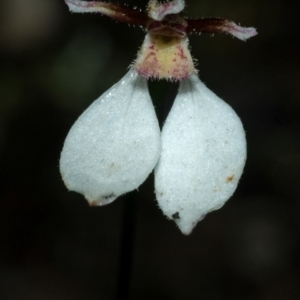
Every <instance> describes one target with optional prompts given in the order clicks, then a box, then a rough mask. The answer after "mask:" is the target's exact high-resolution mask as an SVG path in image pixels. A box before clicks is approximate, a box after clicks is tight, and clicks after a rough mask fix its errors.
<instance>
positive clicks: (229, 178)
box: [226, 174, 235, 183]
mask: <svg viewBox="0 0 300 300" xmlns="http://www.w3.org/2000/svg"><path fill="white" fill-rule="evenodd" d="M234 178H235V177H234V174H232V175H230V176H228V177H227V178H226V182H228V183H229V182H232V181H233V180H234Z"/></svg>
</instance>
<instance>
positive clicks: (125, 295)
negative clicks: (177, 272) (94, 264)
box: [116, 192, 136, 300]
mask: <svg viewBox="0 0 300 300" xmlns="http://www.w3.org/2000/svg"><path fill="white" fill-rule="evenodd" d="M124 198H125V199H123V217H122V231H121V244H120V256H119V272H118V282H117V295H116V299H117V300H121V299H122V300H127V299H129V294H130V282H131V271H132V261H133V248H134V235H135V223H136V222H135V221H136V220H135V210H136V209H135V205H136V204H135V200H136V192H132V193H130V194H129V195H127V196H125V197H124Z"/></svg>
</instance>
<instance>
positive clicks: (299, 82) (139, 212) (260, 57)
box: [0, 0, 300, 300]
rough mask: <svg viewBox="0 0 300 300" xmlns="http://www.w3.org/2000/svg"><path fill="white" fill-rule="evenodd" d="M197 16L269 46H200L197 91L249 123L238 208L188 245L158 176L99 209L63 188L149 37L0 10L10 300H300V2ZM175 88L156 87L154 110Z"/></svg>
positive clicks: (39, 4)
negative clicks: (80, 140)
mask: <svg viewBox="0 0 300 300" xmlns="http://www.w3.org/2000/svg"><path fill="white" fill-rule="evenodd" d="M112 2H115V1H112ZM119 2H120V3H123V1H119ZM126 3H128V4H129V5H130V6H138V7H140V8H143V9H144V8H145V5H146V1H134V0H128V1H126ZM187 4H188V6H187V9H186V11H187V14H189V15H190V16H191V17H204V16H206V17H209V16H212V17H225V18H229V19H232V20H234V21H235V22H237V23H241V24H242V25H244V26H254V27H256V28H257V29H258V32H259V35H258V36H257V37H255V38H252V39H250V40H249V41H247V42H246V43H244V42H241V41H239V40H237V39H234V38H232V37H230V36H227V35H215V37H213V38H212V37H210V36H209V35H205V34H202V35H201V36H198V35H193V36H191V37H190V45H191V48H192V55H193V56H194V58H196V59H197V60H198V69H199V76H200V78H201V79H202V80H203V81H204V82H205V83H206V84H207V86H208V87H209V88H210V89H212V90H213V91H214V92H215V93H216V94H218V95H219V96H220V97H221V98H223V99H225V100H226V101H227V102H228V103H229V104H230V105H231V106H232V107H233V108H234V110H235V111H236V112H237V114H238V115H239V116H240V117H241V119H242V121H243V124H244V127H245V130H246V133H247V139H248V161H247V164H246V168H245V172H244V175H243V177H242V179H241V182H240V184H239V186H238V189H237V191H236V193H235V194H234V196H233V197H232V198H231V200H230V201H229V202H228V203H227V204H226V205H225V206H224V207H223V208H222V209H221V210H218V211H216V212H213V213H211V214H209V215H208V216H207V217H206V218H205V219H204V220H203V221H202V222H200V223H199V224H198V225H197V227H196V228H195V230H194V231H193V233H192V234H191V235H190V236H188V237H186V236H184V235H182V234H181V233H180V231H179V230H178V229H177V228H176V226H175V224H174V223H173V222H171V221H168V220H166V218H165V217H164V216H163V215H162V213H161V212H160V210H159V209H158V207H157V204H156V202H155V195H154V192H153V190H154V188H153V175H151V176H150V178H149V179H148V180H147V181H146V182H145V183H144V184H143V185H142V186H141V187H140V188H139V191H138V192H133V193H129V194H128V195H126V196H125V197H120V198H119V199H117V200H116V201H115V202H114V203H113V204H111V205H108V206H105V207H98V208H90V207H89V206H88V204H87V202H86V201H85V200H84V198H83V196H81V195H79V194H76V193H73V192H68V191H67V189H66V188H65V186H64V184H63V182H62V180H61V177H60V174H59V169H58V162H59V156H60V151H61V149H62V145H63V142H64V138H65V137H66V135H67V133H68V130H69V128H70V127H71V125H72V124H73V122H74V121H75V120H76V118H77V117H78V116H79V115H80V114H81V112H82V111H83V110H84V109H85V108H86V107H88V105H89V104H90V103H92V101H93V100H94V99H96V98H98V96H99V95H100V94H102V93H103V92H104V91H105V90H107V89H108V88H109V87H110V86H112V85H113V84H114V83H116V82H117V81H118V80H119V79H120V78H121V77H122V76H124V74H125V72H126V70H127V68H128V66H129V65H130V63H131V62H132V61H133V60H134V58H135V56H136V53H137V50H138V48H139V47H140V45H141V43H142V40H143V37H144V34H145V33H144V32H143V31H142V30H141V29H139V28H132V27H129V26H127V25H124V24H120V23H116V22H115V21H111V20H109V19H108V18H107V17H101V16H100V15H96V14H71V13H69V12H68V8H67V6H66V5H65V3H64V1H63V0H1V2H0V164H1V165H0V172H1V177H0V186H1V190H0V192H1V199H0V201H1V202H0V206H1V207H0V299H2V300H6V299H13V300H19V299H30V300H36V299H39V300H48V299H55V300H60V299H64V300H68V299H72V300H81V299H84V300H94V299H116V297H118V298H119V299H126V298H127V296H128V295H129V298H130V299H143V300H148V299H149V300H150V299H172V300H173V299H174V300H177V299H189V300H194V299H203V300H206V299H209V300H210V299H213V300H215V299H217V300H218V299H230V300H232V299H233V300H235V299H236V300H241V299H249V300H250V299H251V300H252V299H266V300H271V299H272V300H279V299H280V300H287V299H288V300H289V299H300V286H299V282H300V257H299V254H300V228H299V226H300V223H299V222H300V218H299V215H300V196H299V188H300V139H299V136H300V118H299V117H300V97H299V96H300V73H299V70H300V68H299V67H300V62H299V53H300V36H299V24H298V22H299V21H298V17H299V14H298V12H297V5H298V1H291V0H290V1H283V0H272V1H271V0H265V1H259V0H249V1H237V0H230V1H229V0H228V1H223V0H215V1H208V0H207V1H204V0H203V1H196V0H194V1H193V0H189V1H187ZM169 88H170V85H167V84H166V83H164V82H160V83H158V82H153V83H150V89H151V94H152V95H153V101H154V103H155V105H156V107H157V109H158V110H159V109H160V108H161V107H163V106H162V104H161V103H164V98H167V94H168V92H166V91H168V89H169ZM158 115H163V114H162V112H161V111H158ZM131 258H132V260H131ZM130 274H131V275H130ZM127 292H128V294H127Z"/></svg>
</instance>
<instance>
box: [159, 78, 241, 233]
mask: <svg viewBox="0 0 300 300" xmlns="http://www.w3.org/2000/svg"><path fill="white" fill-rule="evenodd" d="M245 160H246V140H245V132H244V130H243V126H242V124H241V121H240V119H239V117H238V116H237V115H236V113H235V112H234V111H233V110H232V108H231V107H230V106H229V105H228V104H226V103H225V102H224V101H223V100H221V99H220V98H219V97H218V96H216V95H215V94H214V93H213V92H211V91H210V90H209V89H208V88H207V87H206V86H205V85H204V84H203V83H202V82H201V81H200V80H199V78H198V77H197V76H196V75H193V76H191V77H190V79H188V80H184V81H182V82H181V84H180V88H179V92H178V95H177V97H176V99H175V103H174V105H173V107H172V109H171V112H170V114H169V116H168V118H167V120H166V123H165V125H164V127H163V131H162V153H161V157H160V160H159V162H158V165H157V166H156V169H155V187H156V196H157V201H158V204H159V206H160V208H161V209H162V210H163V212H164V214H165V215H166V216H167V217H169V218H170V219H173V220H174V221H175V222H176V223H177V225H178V227H179V228H180V230H181V231H182V233H184V234H189V233H190V232H191V231H192V230H193V228H194V226H195V225H196V224H197V222H198V221H200V220H201V219H203V218H204V216H205V215H206V214H207V213H209V212H210V211H213V210H215V209H218V208H220V207H221V206H222V205H223V204H224V203H225V202H226V201H227V200H228V199H229V197H230V196H231V195H232V194H233V192H234V191H235V189H236V187H237V184H238V181H239V178H240V176H241V174H242V171H243V168H244V164H245Z"/></svg>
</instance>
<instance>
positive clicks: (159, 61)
mask: <svg viewBox="0 0 300 300" xmlns="http://www.w3.org/2000/svg"><path fill="white" fill-rule="evenodd" d="M133 68H134V69H135V70H136V71H137V72H138V73H139V74H140V75H142V76H144V77H147V78H149V77H154V78H159V79H162V78H164V79H171V80H172V79H173V80H181V79H185V78H188V77H189V76H190V75H192V74H195V73H197V72H196V70H195V67H194V62H193V59H192V57H191V54H190V51H189V49H188V39H187V38H186V37H178V36H165V35H154V34H147V35H146V38H145V40H144V43H143V45H142V47H141V49H140V51H139V53H138V57H137V59H136V61H135V63H134V64H133Z"/></svg>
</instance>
